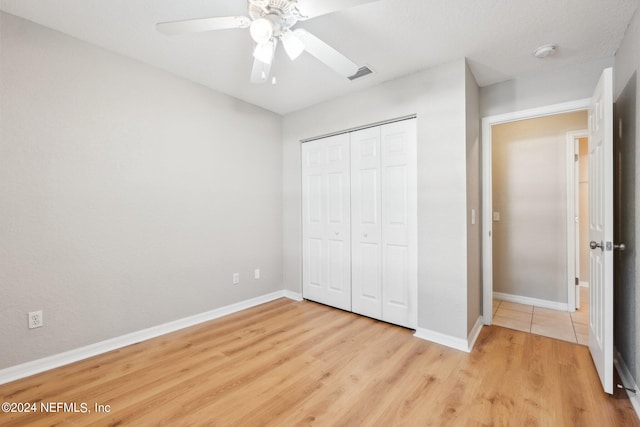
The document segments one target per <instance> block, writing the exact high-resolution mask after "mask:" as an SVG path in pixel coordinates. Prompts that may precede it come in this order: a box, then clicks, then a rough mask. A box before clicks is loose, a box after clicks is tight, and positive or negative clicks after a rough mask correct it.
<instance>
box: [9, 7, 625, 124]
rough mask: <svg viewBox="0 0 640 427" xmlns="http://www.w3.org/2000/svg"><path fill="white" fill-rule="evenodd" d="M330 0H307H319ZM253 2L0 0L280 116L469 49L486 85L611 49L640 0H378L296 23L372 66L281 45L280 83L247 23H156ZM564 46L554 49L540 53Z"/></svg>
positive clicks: (241, 10)
mask: <svg viewBox="0 0 640 427" xmlns="http://www.w3.org/2000/svg"><path fill="white" fill-rule="evenodd" d="M317 1H322V0H299V2H300V3H302V2H317ZM246 6H247V2H246V0H180V1H177V0H0V9H2V10H4V11H6V12H8V13H11V14H13V15H17V16H20V17H23V18H26V19H29V20H31V21H34V22H36V23H38V24H41V25H44V26H46V27H50V28H53V29H56V30H59V31H61V32H63V33H66V34H69V35H71V36H73V37H76V38H78V39H80V40H84V41H87V42H90V43H93V44H96V45H98V46H101V47H104V48H106V49H109V50H111V51H115V52H118V53H120V54H123V55H126V56H129V57H131V58H135V59H137V60H140V61H142V62H145V63H147V64H151V65H153V66H156V67H158V68H161V69H163V70H167V71H169V72H172V73H174V74H177V75H179V76H182V77H184V78H186V79H189V80H192V81H194V82H197V83H200V84H202V85H205V86H207V87H210V88H212V89H215V90H217V91H220V92H223V93H226V94H228V95H231V96H234V97H237V98H240V99H242V100H244V101H247V102H250V103H252V104H255V105H258V106H261V107H263V108H266V109H268V110H271V111H274V112H276V113H279V114H286V113H289V112H292V111H295V110H299V109H302V108H305V107H308V106H310V105H313V104H316V103H319V102H322V101H325V100H328V99H331V98H335V97H338V96H342V95H345V94H348V93H350V92H354V91H358V90H361V89H363V88H367V87H371V86H374V85H376V84H379V83H381V82H383V81H387V80H392V79H394V78H397V77H400V76H403V75H406V74H410V73H414V72H417V71H419V70H422V69H425V68H429V67H432V66H435V65H438V64H442V63H446V62H449V61H452V60H455V59H460V58H463V57H466V58H468V60H469V64H470V66H471V69H472V71H473V74H474V75H475V77H476V79H477V81H478V84H480V86H486V85H490V84H493V83H497V82H500V81H504V80H508V79H511V78H514V77H516V76H520V75H524V74H530V73H535V72H539V71H543V70H552V69H555V68H559V67H563V66H567V65H570V64H576V63H583V62H588V61H591V60H593V59H597V58H604V57H610V56H613V55H614V54H615V52H616V49H617V48H618V46H619V45H620V41H621V40H622V37H623V35H624V31H625V29H626V28H627V25H628V23H629V21H630V20H631V17H632V16H633V14H634V12H635V10H636V9H637V7H638V0H606V1H605V0H482V1H478V0H448V1H437V0H378V1H372V2H371V3H367V4H364V5H360V6H355V7H352V8H348V9H345V10H342V11H340V12H336V13H332V14H329V15H324V16H321V17H318V18H314V19H312V20H309V21H304V22H299V23H298V24H297V26H296V28H298V27H300V28H305V29H307V30H308V31H310V32H312V33H313V34H315V35H316V36H318V37H319V38H321V39H322V40H324V41H325V42H327V43H329V44H330V45H331V46H333V47H334V48H336V49H337V50H339V51H340V52H342V53H343V54H344V55H346V56H347V57H349V58H350V59H352V60H353V61H354V62H356V63H358V64H359V65H368V66H369V67H370V68H371V69H373V70H374V71H375V74H373V75H371V76H368V77H365V78H362V79H360V80H357V81H353V82H351V81H349V80H347V79H344V78H343V77H340V76H339V75H337V74H335V73H334V72H333V71H331V70H330V69H328V68H327V67H326V66H325V65H323V64H322V63H320V62H318V61H317V60H316V59H315V58H313V57H311V56H309V55H308V54H303V55H302V56H301V57H300V58H298V59H297V60H296V61H293V62H292V61H290V60H289V58H288V57H287V56H286V54H285V53H284V52H283V49H281V48H280V49H278V51H277V52H276V59H275V63H274V66H273V70H274V71H275V75H276V76H277V79H278V83H277V85H275V86H272V85H271V84H263V85H254V84H251V83H249V75H250V72H251V65H252V62H253V58H252V55H251V53H252V49H253V42H252V40H251V37H250V35H249V31H248V30H247V29H237V30H224V31H213V32H208V33H199V34H187V35H180V36H166V35H163V34H161V33H159V32H157V31H156V29H155V24H156V23H157V22H164V21H175V20H181V19H191V18H204V17H213V16H227V15H246V14H247V13H246ZM545 43H557V44H558V45H559V46H560V47H559V49H558V52H557V54H556V55H555V56H553V57H551V58H547V59H545V60H540V59H536V58H535V57H533V55H532V54H531V52H532V50H533V49H535V48H536V47H537V46H539V45H541V44H545Z"/></svg>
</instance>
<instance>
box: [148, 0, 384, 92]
mask: <svg viewBox="0 0 640 427" xmlns="http://www.w3.org/2000/svg"><path fill="white" fill-rule="evenodd" d="M372 1H376V0H248V8H249V13H248V14H249V16H248V17H247V16H223V17H215V18H201V19H189V20H186V21H174V22H162V23H159V24H156V28H157V29H158V31H160V32H162V33H165V34H168V35H174V34H183V33H195V32H203V31H213V30H226V29H232V28H249V32H250V33H251V38H252V39H253V40H254V41H255V42H256V47H255V50H254V51H253V57H254V61H253V68H252V70H251V82H252V83H264V82H265V81H267V79H268V78H269V75H270V73H271V64H272V62H273V57H274V54H275V50H276V46H277V44H278V40H280V42H281V43H282V46H283V47H284V50H285V51H286V53H287V55H288V56H289V58H291V59H292V60H294V59H296V58H297V57H298V56H300V54H301V53H302V52H304V51H306V52H307V53H309V54H311V55H312V56H314V57H315V58H316V59H318V60H319V61H321V62H323V63H324V64H325V65H327V66H328V67H329V68H331V69H332V70H334V71H335V72H337V73H338V74H340V75H342V76H344V77H347V78H353V77H354V76H356V75H359V74H361V73H359V72H358V71H359V70H360V67H359V66H358V65H357V64H355V63H354V62H353V61H351V60H350V59H349V58H347V57H346V56H344V55H343V54H341V53H340V52H338V51H337V50H335V49H334V48H332V47H331V46H329V45H328V44H326V43H325V42H323V41H322V40H320V39H319V38H317V37H316V36H314V35H313V34H311V33H309V32H308V31H306V30H304V29H302V28H297V29H295V30H293V29H292V27H293V26H294V25H296V23H298V21H306V20H307V19H311V18H315V17H317V16H321V15H326V14H328V13H332V12H337V11H339V10H342V9H346V8H349V7H352V6H356V5H359V4H363V3H370V2H372ZM369 72H370V71H369ZM367 74H368V73H367ZM273 83H275V77H274V80H273Z"/></svg>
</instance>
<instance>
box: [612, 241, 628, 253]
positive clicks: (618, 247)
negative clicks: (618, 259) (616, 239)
mask: <svg viewBox="0 0 640 427" xmlns="http://www.w3.org/2000/svg"><path fill="white" fill-rule="evenodd" d="M613 249H617V250H619V251H624V250H625V249H627V247H626V246H625V245H624V243H620V244H617V245H615V244H614V245H613Z"/></svg>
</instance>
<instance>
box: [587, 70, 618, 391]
mask: <svg viewBox="0 0 640 427" xmlns="http://www.w3.org/2000/svg"><path fill="white" fill-rule="evenodd" d="M612 80H613V79H612V70H611V68H607V69H606V70H604V72H603V73H602V77H601V78H600V81H599V82H598V86H597V88H596V91H595V93H594V95H593V98H592V99H591V105H590V106H589V174H590V176H589V240H590V252H589V273H590V276H589V350H590V351H591V356H592V357H593V361H594V363H595V365H596V369H597V371H598V375H599V376H600V381H601V382H602V387H603V388H604V391H605V392H607V393H610V394H611V393H613V82H612Z"/></svg>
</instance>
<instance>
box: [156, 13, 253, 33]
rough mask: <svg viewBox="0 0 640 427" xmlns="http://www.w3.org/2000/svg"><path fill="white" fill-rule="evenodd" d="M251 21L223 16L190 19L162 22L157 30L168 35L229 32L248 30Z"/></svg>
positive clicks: (157, 25)
mask: <svg viewBox="0 0 640 427" xmlns="http://www.w3.org/2000/svg"><path fill="white" fill-rule="evenodd" d="M250 25H251V19H249V18H247V17H246V16H222V17H219V18H202V19H188V20H186V21H174V22H161V23H159V24H156V29H157V30H158V31H160V32H161V33H164V34H168V35H175V34H184V33H200V32H203V31H213V30H227V29H230V28H247V27H249V26H250Z"/></svg>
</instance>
